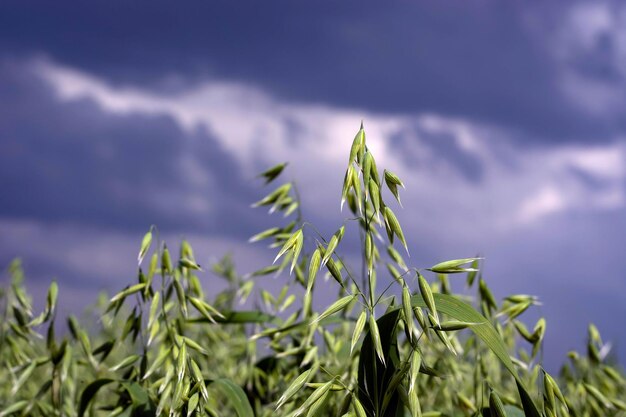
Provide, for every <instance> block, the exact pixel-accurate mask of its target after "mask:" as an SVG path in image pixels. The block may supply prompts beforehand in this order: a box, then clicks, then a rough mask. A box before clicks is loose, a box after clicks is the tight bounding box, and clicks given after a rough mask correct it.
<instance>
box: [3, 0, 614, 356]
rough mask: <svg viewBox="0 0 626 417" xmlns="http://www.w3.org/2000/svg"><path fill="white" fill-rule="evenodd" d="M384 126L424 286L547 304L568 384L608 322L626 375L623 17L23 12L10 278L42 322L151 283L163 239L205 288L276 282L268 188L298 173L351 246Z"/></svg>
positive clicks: (478, 4) (15, 96)
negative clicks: (155, 243)
mask: <svg viewBox="0 0 626 417" xmlns="http://www.w3.org/2000/svg"><path fill="white" fill-rule="evenodd" d="M361 120H363V121H364V124H365V130H366V132H367V141H368V145H369V146H370V148H371V149H372V150H373V152H374V155H375V157H376V159H377V164H378V166H379V168H381V169H382V168H388V169H390V170H391V171H393V172H395V173H397V174H398V175H399V176H400V177H401V178H402V179H403V181H404V183H405V185H406V190H405V191H404V192H403V193H402V199H403V205H404V208H403V209H400V208H399V207H398V208H397V209H396V208H395V207H394V211H395V212H396V213H397V215H398V217H399V220H400V222H401V224H402V225H403V228H404V232H405V235H407V240H408V244H409V249H410V251H411V258H410V264H411V265H412V266H416V267H427V266H430V265H432V264H434V263H435V262H438V261H442V260H446V259H451V258H461V257H471V256H475V255H476V254H481V255H482V256H484V257H485V258H486V260H485V263H484V277H485V279H486V281H487V283H488V284H489V285H490V287H491V288H492V289H493V291H494V292H495V294H496V296H497V297H498V298H500V297H503V296H505V295H508V294H512V293H530V294H536V295H539V297H540V298H541V300H542V301H543V303H544V304H543V306H541V307H539V308H537V309H536V310H535V313H532V314H531V316H530V317H531V318H534V319H536V318H537V317H538V316H540V315H543V316H545V317H546V318H547V320H548V331H547V336H546V348H545V358H546V360H547V361H548V362H549V363H550V364H551V366H550V367H549V368H554V367H555V366H556V365H557V364H559V363H560V362H561V361H563V360H564V359H565V353H566V352H567V351H568V350H570V349H582V347H583V346H584V340H585V337H586V327H587V325H588V324H589V323H590V322H595V323H597V325H598V327H599V329H600V331H601V332H602V334H603V336H604V338H605V339H607V340H610V341H611V342H612V344H613V347H614V353H613V354H615V355H617V356H618V357H619V358H620V359H621V360H622V361H623V360H624V359H625V358H626V330H625V329H626V326H624V324H623V322H624V319H625V318H626V279H625V278H626V210H625V207H626V5H624V4H623V3H621V2H617V1H616V2H578V1H563V2H550V3H547V2H541V3H540V2H521V1H509V2H495V1H464V2H441V1H421V2H397V3H395V4H389V3H385V4H382V3H371V4H370V3H367V2H362V1H342V2H325V1H322V2H294V1H273V2H229V1H216V2H205V1H189V2H184V3H181V2H178V3H176V4H174V3H171V2H165V1H150V2H140V1H135V2H121V1H107V2H78V1H77V2H73V3H72V2H63V1H55V2H31V1H26V0H16V1H13V0H4V1H2V3H0V265H2V267H3V268H4V267H5V266H7V265H8V264H9V262H10V261H11V259H13V258H14V257H18V256H19V257H21V258H22V259H23V263H24V266H25V268H26V273H27V276H28V281H27V285H28V287H29V288H30V289H31V291H32V292H33V293H34V294H35V297H36V299H37V300H38V301H39V303H41V302H42V299H43V297H44V294H45V290H46V288H47V286H48V284H49V282H50V280H51V279H57V280H58V281H59V285H60V299H61V303H62V304H63V307H62V308H63V309H64V310H65V311H80V310H81V309H82V308H84V307H85V306H87V305H88V304H90V303H92V302H93V301H95V299H96V297H97V294H98V293H99V292H100V291H102V290H106V291H108V292H109V293H112V292H114V291H117V290H119V289H120V288H121V287H122V286H124V285H126V284H127V283H129V282H131V281H133V280H134V279H136V255H137V251H138V249H139V244H140V242H141V238H142V236H143V234H144V233H145V232H146V231H147V230H148V228H149V227H150V225H152V224H156V225H157V226H158V228H159V233H160V237H161V238H165V239H166V240H167V241H168V242H170V246H172V247H175V246H176V245H177V243H178V242H179V241H180V240H181V239H182V238H187V239H188V240H189V241H190V242H191V243H192V245H193V246H194V249H195V251H196V258H197V259H198V261H199V262H200V263H201V264H210V263H211V262H213V261H215V260H217V259H219V258H221V257H222V256H223V255H225V254H227V253H232V254H233V257H234V259H235V261H236V263H237V267H238V270H239V272H240V273H242V274H244V273H247V272H250V271H252V270H254V269H255V268H258V267H262V266H266V265H269V264H270V263H271V261H272V260H273V258H274V256H275V250H270V249H268V248H267V247H265V246H264V245H263V244H255V245H250V244H248V243H247V239H248V238H249V237H250V236H251V235H253V234H254V233H256V232H258V231H260V230H262V229H265V228H268V227H271V226H273V225H274V224H276V223H280V219H278V218H275V217H268V216H267V214H266V213H265V211H264V210H253V209H251V208H250V207H249V206H250V204H251V203H252V202H254V201H256V200H258V199H259V198H260V197H261V196H263V195H264V194H265V193H267V192H268V191H269V190H267V189H263V188H262V183H261V182H260V181H259V180H258V179H255V176H256V174H257V173H258V172H260V171H261V170H263V169H265V168H267V167H269V166H271V165H274V164H276V163H279V162H283V161H289V162H290V164H289V166H288V170H287V171H286V174H284V175H286V177H285V178H286V179H293V180H295V181H296V182H297V184H298V187H299V190H300V194H301V197H302V200H303V210H304V213H303V214H304V216H305V217H306V218H307V219H309V220H310V221H311V222H312V223H313V224H315V225H316V226H317V227H318V229H320V230H321V231H322V232H324V233H326V234H327V235H330V234H332V233H333V232H334V231H335V230H336V229H337V228H338V227H339V226H340V225H341V224H342V222H343V221H344V219H345V218H346V217H347V216H348V214H347V212H346V211H344V213H340V211H339V200H340V195H341V185H342V180H343V175H344V171H345V168H346V166H347V156H348V152H349V148H350V145H351V142H352V139H353V137H354V134H355V133H356V131H357V130H358V127H359V124H360V123H361ZM348 232H349V231H348ZM341 250H343V251H344V253H346V254H348V255H350V254H356V253H357V252H356V251H357V250H358V248H357V247H355V246H352V247H350V246H347V247H344V248H342V249H341ZM1 279H2V281H3V282H4V283H6V282H8V276H7V274H6V273H3V274H2V278H1ZM202 279H203V280H204V283H205V286H206V288H207V289H208V290H209V292H210V289H211V286H212V285H215V282H216V281H215V278H214V277H212V276H211V275H210V274H209V273H206V274H204V275H203V276H202ZM265 279H268V280H271V278H265ZM451 279H452V281H454V279H453V277H451ZM463 280H464V277H461V278H459V282H458V284H455V286H456V287H462V286H463ZM334 294H335V292H334V290H333V291H332V295H329V296H334ZM533 314H534V315H533Z"/></svg>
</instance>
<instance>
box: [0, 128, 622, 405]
mask: <svg viewBox="0 0 626 417" xmlns="http://www.w3.org/2000/svg"><path fill="white" fill-rule="evenodd" d="M346 162H347V164H346V171H345V176H344V178H343V183H342V182H341V181H342V179H341V178H338V182H337V189H339V188H340V186H342V187H341V189H342V192H341V196H340V198H341V201H340V203H341V206H342V210H343V214H344V217H345V222H344V223H343V224H338V225H337V229H336V232H335V233H334V234H332V235H331V236H323V235H321V234H319V233H318V231H317V229H316V228H315V225H313V224H311V223H309V222H307V220H306V219H305V218H303V215H302V211H301V207H300V204H301V200H300V197H299V194H298V191H297V188H296V185H295V184H293V183H291V182H282V178H283V176H281V174H282V173H283V171H284V170H286V169H289V167H288V165H287V164H286V163H282V164H279V165H276V166H274V167H272V168H270V169H268V170H266V171H265V172H263V173H262V174H261V175H260V177H261V179H262V181H263V182H264V184H263V187H264V189H265V188H267V189H268V190H270V191H269V192H266V193H265V196H264V197H262V198H261V199H260V200H259V201H257V202H256V203H254V206H255V207H257V208H258V209H269V212H270V214H271V215H272V216H273V217H274V218H276V219H277V220H276V222H277V224H276V226H275V227H272V228H270V229H267V230H263V231H259V233H257V234H256V235H254V236H252V237H251V239H250V240H251V244H257V245H259V244H263V243H266V244H269V245H270V248H271V250H273V251H274V253H275V260H274V263H273V264H272V265H268V266H267V267H265V268H262V269H260V270H258V271H256V272H254V273H252V274H248V275H240V274H239V273H238V272H237V269H236V266H237V264H236V262H237V260H236V259H231V258H229V257H225V258H223V259H222V260H221V261H220V262H217V263H215V264H213V265H200V264H199V263H198V261H197V260H196V258H195V257H194V251H193V248H192V247H191V245H190V244H189V243H188V242H186V241H182V242H163V241H161V240H160V239H159V238H158V233H157V231H158V229H157V226H158V225H157V226H153V227H152V228H151V229H150V230H149V231H148V232H147V233H146V234H145V236H144V237H143V239H141V236H138V239H137V241H138V245H137V252H138V256H137V279H136V281H134V282H129V283H128V285H127V286H126V287H124V288H120V289H119V292H117V293H116V294H114V295H113V296H112V297H111V298H109V299H107V300H103V301H101V302H95V303H94V304H93V307H92V311H93V312H95V313H94V314H92V315H91V316H85V317H74V316H70V317H62V316H61V315H60V314H57V310H58V306H57V293H58V288H57V285H56V284H55V283H52V284H51V285H50V288H49V292H48V296H47V300H46V306H45V308H44V310H43V311H34V309H33V307H32V304H33V303H32V300H31V297H30V296H29V294H28V279H27V278H26V275H27V272H24V271H23V270H22V267H21V264H20V262H19V261H18V260H16V261H14V262H13V263H12V264H11V265H10V266H9V268H8V272H7V274H8V279H6V280H4V281H3V282H5V283H6V285H4V286H3V288H2V289H1V292H0V314H1V317H2V318H1V321H0V417H6V416H68V417H83V416H94V417H95V416H98V417H100V416H103V417H104V416H111V417H113V416H127V417H128V416H155V415H156V416H161V415H162V416H183V417H189V416H238V417H252V416H257V417H270V416H285V417H297V416H302V417H308V416H337V417H341V416H351V417H400V416H423V417H436V416H451V417H457V416H458V417H461V416H468V417H469V416H482V417H490V416H491V417H502V416H509V417H519V416H528V417H535V416H545V417H564V416H575V417H592V416H594V417H603V416H615V417H618V416H626V377H625V376H624V373H623V371H622V368H620V366H619V365H618V364H615V363H611V362H610V361H609V360H608V359H607V357H606V351H607V349H606V345H605V343H604V342H603V340H602V336H601V335H600V334H599V332H598V330H597V329H596V327H595V326H593V325H590V326H589V329H588V335H587V336H586V337H587V350H586V351H585V352H570V353H569V354H568V355H567V358H563V365H562V367H561V369H560V371H559V372H558V374H553V375H551V374H549V373H548V372H547V371H546V370H545V369H544V365H545V364H543V363H542V342H543V339H544V336H545V334H546V332H547V331H549V327H550V323H548V322H547V321H546V320H545V319H544V318H540V319H539V320H538V321H537V322H535V323H528V320H527V319H526V318H525V313H526V312H527V311H529V310H532V309H533V308H534V306H535V305H536V304H538V300H537V298H536V297H534V296H533V295H528V294H513V295H510V296H507V297H505V298H503V299H496V297H494V295H493V294H492V292H491V291H490V289H489V287H488V284H489V283H488V279H487V277H483V275H482V273H481V267H482V264H483V263H484V262H486V261H485V260H484V259H482V258H479V257H470V258H460V259H454V260H448V261H443V262H440V263H438V264H436V265H419V264H417V265H414V264H413V262H419V254H413V253H411V256H409V247H408V245H407V240H409V239H407V236H405V234H404V232H403V228H402V225H401V224H400V222H399V221H398V218H397V216H396V213H397V212H398V211H400V210H411V207H402V205H401V198H402V193H403V189H404V183H403V180H402V179H401V178H399V177H398V176H397V175H396V174H394V172H393V167H381V166H377V164H376V159H375V155H373V154H372V153H371V152H370V150H369V149H368V146H367V141H366V133H365V130H364V128H363V126H362V125H361V127H360V129H359V130H358V132H357V133H356V136H355V138H354V140H353V142H352V146H351V149H350V150H349V152H346ZM337 203H339V201H337ZM333 204H334V202H333ZM338 205H339V204H337V206H338ZM333 207H335V206H334V205H333ZM346 234H353V236H357V237H358V240H359V242H360V261H359V262H358V264H350V263H349V262H348V261H347V260H346V257H345V250H344V249H345V248H343V247H342V243H344V242H343V238H344V235H346ZM257 242H259V243H257ZM462 256H467V254H462ZM202 274H206V275H209V274H211V275H213V276H214V277H212V278H211V279H220V280H223V282H224V283H225V289H224V290H223V291H221V292H220V293H215V292H210V291H207V289H206V288H203V287H202V285H201V284H200V282H201V281H200V278H199V277H200V276H202ZM264 276H281V281H280V282H281V283H283V282H284V283H285V284H284V286H283V287H282V288H281V289H280V291H277V292H276V293H272V292H270V291H268V290H267V289H265V288H263V285H262V284H261V283H260V282H259V280H260V279H261V278H262V277H264ZM453 284H454V285H455V286H458V285H464V286H465V288H466V290H465V291H464V292H463V294H457V293H455V292H454V291H453V290H452V287H453ZM319 293H324V294H334V299H333V300H332V301H331V302H330V303H328V304H327V305H325V306H324V307H323V308H322V309H319V311H317V310H318V309H316V308H314V306H315V305H316V303H314V302H313V299H314V296H315V294H319ZM467 294H470V296H468V295H467ZM542 301H543V302H545V303H550V300H542ZM250 306H252V307H250ZM92 316H95V317H97V318H98V319H97V320H94V319H93V317H92ZM622 320H623V318H622ZM615 325H617V326H619V325H623V324H620V323H619V320H616V324H615ZM583 337H585V335H580V338H581V339H582V338H583Z"/></svg>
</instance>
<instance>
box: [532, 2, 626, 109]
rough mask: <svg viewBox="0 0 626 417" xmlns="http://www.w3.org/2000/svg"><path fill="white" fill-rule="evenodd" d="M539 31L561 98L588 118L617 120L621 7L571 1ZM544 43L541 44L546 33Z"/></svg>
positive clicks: (622, 68) (625, 84)
mask: <svg viewBox="0 0 626 417" xmlns="http://www.w3.org/2000/svg"><path fill="white" fill-rule="evenodd" d="M546 26H553V27H554V28H550V29H547V28H543V30H540V31H541V32H542V33H543V34H542V36H541V42H542V43H543V44H547V45H548V47H549V52H550V54H551V55H552V57H553V58H554V61H555V64H556V66H555V69H556V71H557V73H556V74H557V76H558V82H559V83H560V85H561V90H562V92H563V94H564V95H565V97H567V98H568V99H569V100H570V102H571V103H573V104H575V105H576V106H578V107H579V108H580V109H581V110H583V111H585V112H587V113H588V114H589V115H591V116H593V117H597V118H600V119H611V118H614V117H620V115H622V114H623V110H622V109H623V108H624V106H625V105H626V6H624V5H623V4H622V3H619V2H618V3H610V2H572V3H571V4H570V5H569V7H568V9H566V10H565V13H560V14H559V15H558V18H556V19H555V21H550V22H549V23H548V24H546ZM546 32H547V33H548V36H547V38H548V39H549V41H548V42H547V43H546V42H545V38H546V36H545V33H546Z"/></svg>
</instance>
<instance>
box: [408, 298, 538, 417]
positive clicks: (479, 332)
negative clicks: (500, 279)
mask: <svg viewBox="0 0 626 417" xmlns="http://www.w3.org/2000/svg"><path fill="white" fill-rule="evenodd" d="M433 296H434V299H435V304H436V306H437V311H439V312H441V313H443V314H447V315H448V316H450V317H452V318H453V319H456V320H459V321H464V322H468V323H475V324H474V325H473V326H471V327H470V329H471V330H472V331H473V332H474V333H475V334H476V336H478V337H479V338H480V339H481V340H482V341H483V343H485V345H487V347H488V348H489V349H491V351H492V352H493V353H494V354H495V355H496V356H497V357H498V359H500V361H501V362H502V364H503V365H504V367H505V368H506V369H507V370H508V371H509V372H510V373H511V375H513V377H514V378H515V381H516V383H517V389H518V392H519V394H520V398H521V401H522V406H523V407H524V412H525V413H526V416H527V417H541V414H540V413H539V410H538V409H537V406H536V405H535V404H534V402H533V400H532V399H531V397H530V394H529V393H528V391H527V390H526V387H524V384H523V382H522V380H521V379H520V377H519V375H518V374H517V371H516V370H515V367H514V365H513V362H512V361H511V358H510V357H509V354H508V352H507V349H506V346H505V345H504V342H503V341H502V338H501V337H500V336H499V335H498V332H497V331H496V329H495V328H494V327H493V326H492V325H491V323H490V322H489V320H487V319H486V318H485V317H484V316H483V315H482V314H480V313H479V312H478V311H476V310H475V309H474V308H473V307H472V306H471V305H469V304H467V303H466V302H464V301H461V300H459V299H458V298H456V297H454V296H451V295H447V294H437V293H435V294H433ZM411 304H412V305H413V306H417V307H426V303H425V301H424V299H423V298H422V297H421V296H419V295H415V296H413V297H412V299H411Z"/></svg>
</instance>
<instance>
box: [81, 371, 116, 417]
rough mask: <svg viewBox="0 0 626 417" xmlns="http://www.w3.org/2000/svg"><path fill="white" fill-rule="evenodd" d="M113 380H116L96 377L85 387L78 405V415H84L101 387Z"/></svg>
mask: <svg viewBox="0 0 626 417" xmlns="http://www.w3.org/2000/svg"><path fill="white" fill-rule="evenodd" d="M113 381H115V380H114V379H110V378H101V379H96V380H95V381H93V382H92V383H91V384H89V385H87V386H86V387H85V389H84V390H83V393H82V394H81V395H80V404H79V406H78V417H83V415H85V411H86V410H87V407H89V403H90V402H91V400H93V397H95V395H96V394H97V393H98V391H99V390H100V388H102V387H103V386H105V385H107V384H110V383H111V382H113Z"/></svg>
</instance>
